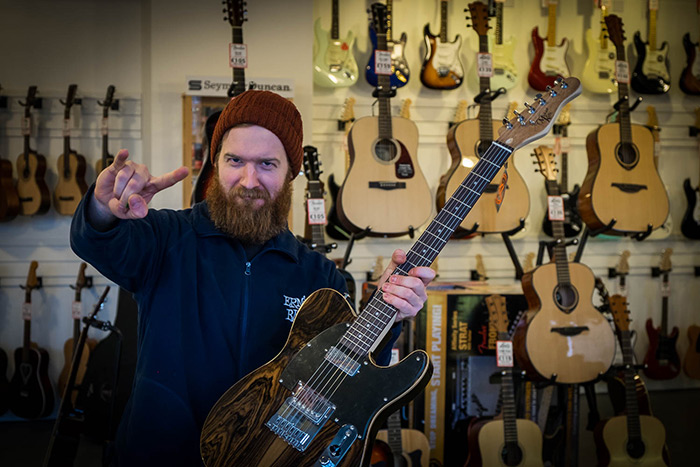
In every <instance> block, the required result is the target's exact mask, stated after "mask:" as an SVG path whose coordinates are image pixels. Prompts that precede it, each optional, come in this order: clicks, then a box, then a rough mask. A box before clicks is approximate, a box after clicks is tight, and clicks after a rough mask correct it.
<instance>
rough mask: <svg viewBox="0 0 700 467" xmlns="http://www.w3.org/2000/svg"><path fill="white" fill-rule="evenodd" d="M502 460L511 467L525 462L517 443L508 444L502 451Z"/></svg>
mask: <svg viewBox="0 0 700 467" xmlns="http://www.w3.org/2000/svg"><path fill="white" fill-rule="evenodd" d="M501 459H502V460H503V463H504V464H505V465H507V466H509V467H510V466H516V465H520V463H521V462H522V461H523V451H522V450H521V449H520V446H518V445H517V443H506V445H505V446H503V450H502V451H501Z"/></svg>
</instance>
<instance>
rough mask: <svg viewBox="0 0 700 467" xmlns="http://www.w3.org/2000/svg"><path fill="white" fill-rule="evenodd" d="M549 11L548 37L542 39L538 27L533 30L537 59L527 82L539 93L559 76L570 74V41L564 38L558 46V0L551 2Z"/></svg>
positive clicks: (533, 43)
mask: <svg viewBox="0 0 700 467" xmlns="http://www.w3.org/2000/svg"><path fill="white" fill-rule="evenodd" d="M548 10H549V14H548V22H547V37H544V38H542V37H540V33H539V29H538V28H537V26H535V28H534V29H533V30H532V45H533V46H534V47H535V57H534V59H533V60H532V65H531V66H530V72H529V73H528V75H527V82H528V83H530V86H531V87H532V88H533V89H537V90H538V91H545V90H546V89H547V86H551V85H552V83H553V82H554V80H555V79H556V78H557V76H569V74H570V71H569V65H567V63H566V51H567V50H568V49H569V41H568V39H566V38H563V39H562V40H561V42H560V43H559V45H557V0H552V1H550V2H549V6H548Z"/></svg>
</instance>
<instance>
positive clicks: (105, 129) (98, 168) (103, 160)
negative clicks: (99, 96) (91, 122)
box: [95, 84, 115, 175]
mask: <svg viewBox="0 0 700 467" xmlns="http://www.w3.org/2000/svg"><path fill="white" fill-rule="evenodd" d="M114 89H115V88H114V86H112V85H111V84H110V85H109V86H107V94H106V95H105V99H104V100H103V101H102V102H99V101H98V102H97V105H100V106H102V157H100V160H98V161H97V162H96V163H95V173H96V174H97V175H100V172H102V171H103V170H104V169H106V168H107V167H108V166H110V165H111V164H112V162H114V155H113V154H110V153H109V123H108V122H109V110H110V109H111V108H112V106H113V105H114Z"/></svg>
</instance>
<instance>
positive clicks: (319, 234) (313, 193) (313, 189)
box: [308, 180, 326, 256]
mask: <svg viewBox="0 0 700 467" xmlns="http://www.w3.org/2000/svg"><path fill="white" fill-rule="evenodd" d="M308 191H309V199H322V198H323V188H322V187H321V182H320V180H309V182H308ZM309 227H310V228H311V243H312V244H314V245H316V247H315V248H314V249H315V250H316V251H318V252H319V253H321V254H323V255H324V256H325V254H326V238H325V236H324V235H323V225H322V224H311V225H310V226H309Z"/></svg>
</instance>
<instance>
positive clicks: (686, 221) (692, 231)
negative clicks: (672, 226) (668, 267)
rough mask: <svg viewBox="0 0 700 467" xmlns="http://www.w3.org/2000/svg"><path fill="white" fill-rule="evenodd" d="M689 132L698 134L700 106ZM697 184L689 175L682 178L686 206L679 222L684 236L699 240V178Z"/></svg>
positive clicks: (699, 131)
mask: <svg viewBox="0 0 700 467" xmlns="http://www.w3.org/2000/svg"><path fill="white" fill-rule="evenodd" d="M690 130H691V134H695V135H696V136H697V135H700V107H696V108H695V125H694V126H693V127H691V128H690ZM698 153H699V154H700V138H698ZM698 181H699V185H696V186H693V185H691V182H690V177H688V178H686V179H685V180H683V192H684V193H685V199H686V203H687V204H686V208H685V213H684V214H683V221H682V222H681V232H682V233H683V235H684V236H685V237H686V238H690V239H692V240H700V178H699V179H698Z"/></svg>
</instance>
